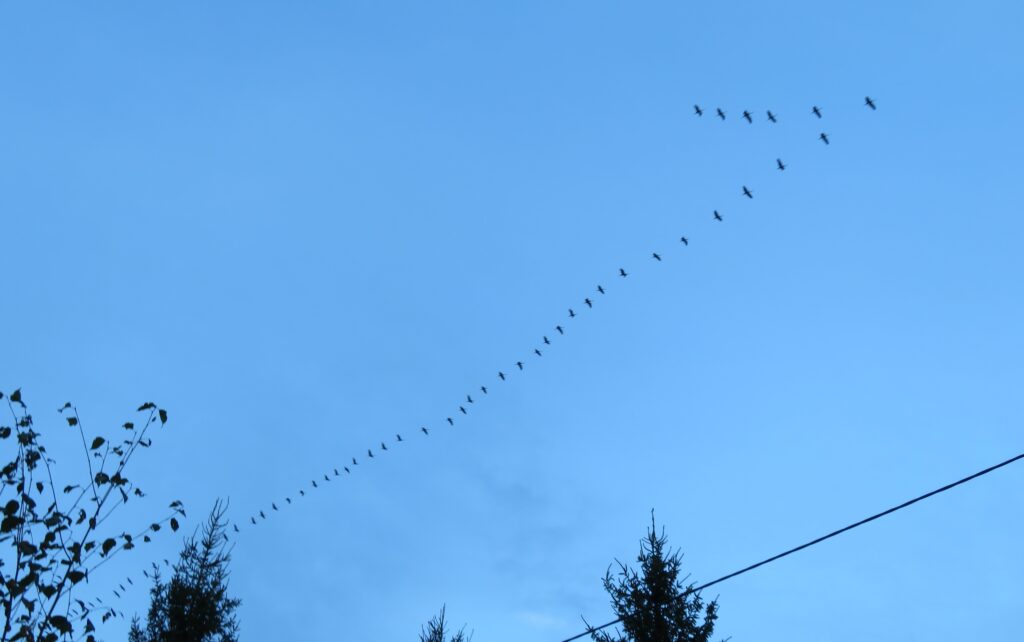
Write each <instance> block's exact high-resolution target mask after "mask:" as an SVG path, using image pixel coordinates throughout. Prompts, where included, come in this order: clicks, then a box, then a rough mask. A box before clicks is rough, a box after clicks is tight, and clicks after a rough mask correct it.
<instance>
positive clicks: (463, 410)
mask: <svg viewBox="0 0 1024 642" xmlns="http://www.w3.org/2000/svg"><path fill="white" fill-rule="evenodd" d="M459 412H461V413H462V414H466V409H465V408H463V407H462V406H459Z"/></svg>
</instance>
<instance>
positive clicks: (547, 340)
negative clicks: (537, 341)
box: [544, 337, 551, 346]
mask: <svg viewBox="0 0 1024 642" xmlns="http://www.w3.org/2000/svg"><path fill="white" fill-rule="evenodd" d="M544 345H546V346H549V345H551V340H550V339H548V338H547V337H544Z"/></svg>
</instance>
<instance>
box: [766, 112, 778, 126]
mask: <svg viewBox="0 0 1024 642" xmlns="http://www.w3.org/2000/svg"><path fill="white" fill-rule="evenodd" d="M768 120H770V121H772V122H773V123H777V122H779V121H777V120H775V114H773V113H772V110H770V109H769V110H768Z"/></svg>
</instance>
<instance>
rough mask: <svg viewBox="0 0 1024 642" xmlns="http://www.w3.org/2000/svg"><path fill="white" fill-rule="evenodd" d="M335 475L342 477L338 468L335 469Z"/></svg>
mask: <svg viewBox="0 0 1024 642" xmlns="http://www.w3.org/2000/svg"><path fill="white" fill-rule="evenodd" d="M334 476H335V477H340V476H341V473H339V472H338V469H337V468H335V469H334Z"/></svg>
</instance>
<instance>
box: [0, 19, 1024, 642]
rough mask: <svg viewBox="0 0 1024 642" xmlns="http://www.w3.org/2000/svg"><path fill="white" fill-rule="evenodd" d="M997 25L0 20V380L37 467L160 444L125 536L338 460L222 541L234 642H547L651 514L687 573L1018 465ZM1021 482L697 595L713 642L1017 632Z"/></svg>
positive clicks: (148, 459) (1003, 50)
mask: <svg viewBox="0 0 1024 642" xmlns="http://www.w3.org/2000/svg"><path fill="white" fill-rule="evenodd" d="M1022 13H1024V10H1022V9H1021V7H1020V5H1019V3H1011V2H975V3H969V4H968V3H952V2H934V3H890V2H871V1H869V2H858V3H821V2H785V3H761V2H757V3H755V2H733V3H703V4H699V5H697V6H693V3H685V4H681V3H667V2H666V3H644V4H641V5H636V4H632V5H628V6H627V5H626V4H623V3H607V2H596V3H595V2H559V3H535V2H517V3H501V4H499V3H488V4H483V3H477V4H469V3H452V2H438V3H379V2H378V3H368V2H350V3H323V2H311V3H301V4H297V3H267V2H246V3H234V2H221V3H197V2H186V3H175V4H174V6H170V5H167V6H155V5H152V4H150V5H145V6H143V5H139V4H137V3H119V2H103V3H90V4H89V5H88V6H86V5H83V4H81V3H51V4H47V5H39V4H29V3H6V4H4V5H3V6H2V7H0V128H2V129H0V133H2V137H0V140H2V144H0V224H2V230H3V231H2V238H3V248H4V249H3V253H2V255H0V268H2V273H3V275H4V280H5V284H6V296H5V297H4V303H3V309H4V314H3V316H2V318H3V321H2V322H0V330H2V333H3V336H4V337H5V339H6V341H5V348H6V350H5V352H4V356H3V359H2V361H0V389H3V390H6V391H10V390H12V389H14V388H16V387H19V386H20V387H22V388H23V391H24V395H25V398H26V400H27V401H28V402H29V403H30V405H31V406H32V409H33V410H34V413H35V415H36V419H37V423H38V424H39V427H40V429H41V431H42V432H43V433H44V435H45V437H46V438H47V442H48V445H49V447H50V449H51V451H53V452H54V453H55V455H56V457H57V458H58V460H59V461H60V464H61V465H62V466H66V467H67V470H69V471H72V472H73V471H74V470H75V469H74V466H77V465H79V463H80V460H79V458H78V456H77V454H76V452H75V451H74V450H73V449H74V445H75V442H74V440H73V439H72V438H71V436H70V435H68V434H67V433H66V432H64V430H62V429H61V422H60V419H59V418H58V416H57V415H56V413H51V412H50V411H49V410H48V409H50V408H56V407H57V406H59V405H60V404H61V403H63V402H64V401H66V400H69V399H70V400H72V401H73V402H75V403H76V404H77V405H78V406H79V409H80V412H81V414H82V417H83V421H84V423H85V426H86V429H87V431H91V432H96V433H100V432H109V431H110V430H111V429H113V427H114V426H117V425H119V424H120V422H121V421H123V420H124V419H125V418H127V417H130V416H131V414H132V413H131V411H132V410H133V409H134V407H135V406H136V405H138V404H139V403H141V402H142V401H145V400H149V399H153V400H155V401H157V402H158V403H159V404H160V405H162V406H163V407H166V408H167V409H168V410H169V411H170V417H171V422H170V423H169V425H168V427H167V428H166V429H165V430H164V431H163V432H162V433H161V434H159V435H158V436H157V439H156V444H155V446H154V448H153V449H152V450H151V451H150V452H147V453H145V454H144V457H143V458H140V459H139V460H138V462H137V464H138V468H137V469H136V471H135V479H136V480H137V481H138V482H139V483H140V484H142V486H143V487H144V488H145V489H146V490H148V491H149V493H150V497H149V499H150V500H151V501H150V505H149V506H148V507H145V506H133V505H129V506H128V507H126V508H127V510H126V511H125V512H124V513H123V515H122V517H123V519H124V524H125V525H126V526H130V525H131V524H133V523H136V522H141V523H145V520H146V519H147V517H148V516H149V515H151V514H152V513H158V512H160V511H161V508H160V507H162V506H163V505H164V503H165V502H169V501H171V500H172V499H181V500H183V501H184V502H185V504H186V506H187V507H188V508H189V509H190V513H189V515H190V517H192V518H193V519H191V520H190V522H191V524H189V526H191V525H192V524H194V523H195V522H196V521H198V520H197V519H196V518H197V517H199V516H201V515H202V514H203V513H204V512H205V511H206V510H208V508H209V507H210V506H211V505H212V502H213V500H214V499H215V498H216V497H230V501H231V511H232V515H234V516H235V517H236V518H238V519H240V520H244V521H247V518H248V516H249V515H250V514H252V513H255V512H256V511H258V510H260V509H264V510H266V509H267V508H268V507H269V505H270V502H271V501H276V502H277V503H278V504H280V503H281V501H282V499H283V498H284V497H285V496H286V495H291V496H294V495H295V494H296V493H297V490H298V489H299V488H309V483H310V480H311V479H312V478H314V477H315V478H320V477H321V475H322V474H323V472H325V471H328V470H330V469H332V468H334V467H336V466H339V465H341V464H343V463H345V462H347V461H348V460H349V458H350V457H352V456H356V457H358V458H359V459H360V466H359V469H358V474H354V475H352V476H351V477H350V478H346V479H344V480H338V481H335V482H332V483H331V484H329V485H327V487H325V488H322V489H320V490H317V491H315V492H312V493H310V494H309V496H307V497H306V498H305V499H303V500H301V501H300V502H297V504H296V505H295V506H293V507H292V508H291V509H290V510H288V511H281V512H280V513H278V514H275V515H274V516H273V519H271V520H268V521H266V522H265V523H263V524H262V525H261V526H260V527H259V528H258V529H248V530H247V531H246V532H245V534H244V536H240V537H239V538H238V540H237V543H236V548H235V549H234V562H233V581H232V588H233V592H234V593H235V594H236V595H237V596H238V597H240V598H241V599H242V600H243V605H242V607H241V611H240V618H241V622H242V634H243V639H246V640H253V641H257V642H258V641H260V640H279V639H308V640H327V639H331V640H333V639H347V640H399V639H415V636H416V634H417V633H418V631H419V627H420V625H421V624H422V623H423V622H425V621H426V620H427V619H428V618H429V617H430V616H431V615H432V614H433V613H435V612H436V611H437V610H438V609H439V608H440V606H441V604H442V603H447V606H448V614H449V617H450V618H452V619H453V621H455V622H457V623H462V622H465V623H466V624H467V625H468V627H467V628H468V629H472V630H474V631H475V634H476V637H475V639H476V640H479V641H480V642H502V641H506V640H508V641H511V640H517V641H519V640H559V639H562V638H564V637H566V636H567V635H569V634H572V633H575V632H577V631H578V630H579V628H580V624H581V622H580V619H579V617H580V615H584V616H586V617H587V619H588V620H590V621H604V620H607V619H609V618H610V616H611V613H610V609H609V607H608V603H607V597H606V595H605V594H604V593H603V591H602V589H601V584H600V577H601V576H602V575H603V573H604V570H605V568H606V567H607V565H608V564H609V563H611V562H612V561H613V559H615V558H619V559H632V558H633V557H635V555H636V552H637V549H638V540H639V539H640V538H641V537H642V535H643V533H644V529H645V528H646V526H647V524H648V521H649V512H650V510H651V509H652V508H654V509H655V510H656V512H657V517H658V521H659V523H661V524H664V525H665V527H666V529H667V534H668V536H669V540H670V543H671V544H672V545H674V546H677V547H680V548H681V549H682V550H683V551H684V552H685V554H686V557H685V560H686V566H687V570H688V571H689V572H692V574H693V575H692V579H693V580H695V581H706V580H709V579H712V578H714V577H717V576H719V575H721V574H724V573H726V572H729V571H731V570H734V569H736V568H739V567H741V566H745V565H746V564H749V563H751V562H754V561H757V560H759V559H761V558H763V557H767V556H768V555H771V554H774V553H776V552H778V551H780V550H782V549H784V548H788V547H789V546H792V545H795V544H797V543H800V542H802V541H804V540H807V539H810V538H812V537H814V536H817V535H819V534H822V533H824V532H827V531H829V530H832V529H833V528H837V527H839V526H841V525H844V524H845V523H847V522H849V521H852V520H854V519H858V518H860V517H863V516H865V515H867V514H870V513H872V512H875V511H876V510H880V509H882V508H885V507H887V506H889V505H891V504H894V503H897V502H899V501H902V500H903V499H906V498H909V497H911V496H914V495H916V494H919V493H920V492H923V491H925V490H928V489H930V488H932V487H935V486H938V485H940V484H943V483H946V482H948V481H952V480H954V479H956V478H959V477H961V476H963V475H965V474H967V473H969V472H973V471H974V470H976V469H979V468H982V467H985V466H987V465H990V464H992V463H995V462H997V461H1000V460H1002V459H1005V458H1007V457H1009V456H1011V455H1013V454H1016V453H1018V452H1020V451H1021V450H1022V448H1021V445H1022V443H1024V442H1022V440H1021V438H1020V436H1019V435H1020V425H1021V419H1022V415H1024V407H1022V403H1021V396H1020V384H1021V381H1022V377H1024V365H1022V364H1024V340H1022V338H1021V332H1020V328H1021V327H1024V286H1022V282H1024V280H1022V279H1021V274H1022V273H1024V254H1022V253H1021V252H1020V247H1021V244H1022V242H1024V223H1022V222H1021V217H1020V207H1019V177H1020V172H1021V161H1020V153H1021V152H1020V150H1021V149H1022V145H1021V144H1022V142H1024V140H1022V138H1024V135H1022V131H1024V130H1022V128H1021V127H1020V125H1019V119H1020V115H1021V113H1022V112H1024V94H1022V92H1021V89H1020V86H1019V82H1017V81H1016V78H1018V77H1019V76H1020V72H1021V69H1020V67H1021V65H1020V62H1021V61H1022V60H1024V51H1022V49H1024V45H1022V44H1021V41H1020V38H1019V33H1018V31H1019V29H1018V25H1020V24H1021V20H1022V18H1024V15H1022ZM866 94H867V95H871V96H872V97H874V98H875V99H876V100H877V103H878V111H876V112H872V111H870V110H868V109H866V108H865V107H864V105H863V98H864V96H865V95H866ZM694 103H700V104H701V105H703V106H704V107H705V108H708V109H713V108H715V107H718V106H721V107H722V108H723V109H725V110H726V111H727V113H728V117H727V120H726V121H725V122H721V121H719V120H718V119H715V118H713V117H712V115H711V114H705V116H704V117H703V118H697V117H696V116H694V115H693V112H692V105H693V104H694ZM812 105H819V106H820V107H821V108H822V110H823V118H822V119H821V120H820V121H819V120H817V119H816V118H815V117H814V116H813V115H811V113H810V108H811V106H812ZM744 109H749V110H751V111H752V112H753V113H754V114H755V116H756V118H757V120H756V121H755V123H754V124H752V125H750V124H747V123H746V122H744V121H742V120H740V118H739V116H740V113H741V112H742V111H743V110H744ZM766 109H771V110H773V112H775V113H777V114H778V115H779V122H778V124H776V125H771V124H769V123H767V122H765V120H764V118H763V114H764V111H765V110H766ZM822 131H825V132H828V134H829V135H830V137H831V141H832V144H831V145H829V146H828V147H825V146H824V145H823V144H822V143H821V142H820V141H818V140H817V136H818V134H819V133H821V132H822ZM777 157H779V158H782V159H783V160H784V161H785V162H786V163H787V165H788V167H787V169H786V171H785V172H779V171H777V170H776V169H775V159H776V158H777ZM742 185H748V186H750V187H751V188H752V189H753V190H754V199H753V200H748V199H745V198H743V196H742V195H741V193H740V187H741V186H742ZM713 209H718V210H720V211H721V212H722V213H723V215H724V219H725V220H724V221H722V222H721V223H718V222H715V221H713V220H712V218H711V211H712V210H713ZM682 234H685V235H686V236H687V237H688V238H689V239H690V245H689V246H686V247H683V246H682V245H681V244H680V243H679V241H678V239H679V236H680V235H682ZM653 251H657V252H658V253H659V254H660V255H662V256H663V258H664V261H662V262H661V263H657V262H655V261H654V260H653V259H651V258H650V254H651V252H653ZM620 267H624V268H625V269H626V270H627V271H628V272H629V274H630V276H629V277H628V278H626V279H621V278H619V277H618V276H617V272H618V269H619V268H620ZM598 284H602V285H603V286H604V287H606V288H607V290H608V293H607V295H605V296H601V295H597V294H596V293H595V288H596V286H597V285H598ZM588 296H589V297H590V298H592V299H594V300H595V307H594V309H592V310H590V309H586V306H585V305H584V303H583V299H584V297H588ZM569 307H572V308H574V309H575V311H576V312H577V313H579V316H578V317H577V318H576V319H572V320H570V319H568V318H567V309H568V308H569ZM556 324H562V325H564V326H565V328H566V335H565V336H564V337H556V334H557V333H556V332H555V331H554V326H555V325H556ZM544 335H547V336H549V337H550V338H551V339H552V341H553V345H551V346H550V347H549V348H544V347H543V346H542V344H541V342H542V339H541V337H542V336H544ZM535 347H540V348H542V349H543V350H544V356H543V357H539V358H538V357H536V356H535V355H533V354H532V350H533V349H534V348H535ZM517 360H523V361H524V364H525V370H524V371H523V372H522V373H520V372H518V370H517V369H516V367H515V365H514V364H515V362H516V361H517ZM499 370H503V371H505V372H506V373H509V375H510V376H509V380H508V381H507V382H505V383H502V382H500V381H499V380H498V379H497V376H496V373H497V371H499ZM480 385H486V386H488V388H489V390H490V392H491V394H489V395H487V397H486V399H483V398H481V397H482V395H480V394H478V393H477V389H478V387H479V386H480ZM467 393H473V396H474V399H475V400H476V402H477V403H475V404H473V405H472V406H471V408H470V414H469V415H467V416H465V417H463V416H461V415H460V414H458V410H457V408H458V406H459V405H460V403H462V402H463V401H464V396H465V395H466V394H467ZM463 405H465V404H463ZM448 416H452V417H454V418H455V419H456V425H455V426H454V427H449V426H448V425H447V424H446V423H445V422H444V419H445V417H448ZM421 425H427V426H430V427H431V428H432V430H433V432H432V433H431V436H430V437H429V438H425V437H423V436H422V435H421V434H419V433H418V432H417V429H418V427H419V426H421ZM395 433H402V435H403V437H404V438H406V440H407V442H408V443H402V444H397V445H395V446H392V445H391V444H390V443H389V448H390V450H389V452H388V453H384V454H383V455H386V456H383V455H382V456H379V457H377V458H375V459H374V461H373V462H366V461H365V451H366V449H367V448H368V447H373V448H374V450H375V452H376V451H377V450H378V448H377V446H378V444H379V442H380V441H381V440H393V435H394V434H395ZM69 474H71V473H69ZM1022 483H1024V468H1021V467H1020V466H1018V467H1017V468H1016V469H1015V468H1013V467H1011V468H1009V469H1006V470H1003V471H1000V472H999V473H996V474H994V475H992V476H989V477H986V478H984V479H983V480H979V481H978V482H976V483H973V484H971V485H968V486H967V487H964V488H961V489H958V490H956V491H954V492H952V493H950V494H947V495H943V496H942V497H940V498H936V499H934V500H931V501H929V502H927V503H925V504H923V505H920V506H916V507H914V508H912V509H910V510H907V511H904V512H901V513H899V514H897V515H894V516H892V517H890V518H888V519H886V520H884V521H881V522H878V523H875V524H872V525H870V526H867V527H865V528H863V529H860V530H858V531H856V532H854V533H851V534H849V535H846V536H844V537H842V538H841V539H838V540H834V541H831V542H829V543H826V544H823V545H821V546H819V547H816V548H814V549H812V550H809V551H806V552H803V553H801V554H799V555H798V556H795V557H793V558H789V559H786V560H784V561H781V562H779V563H777V564H774V565H772V566H769V567H766V568H763V569H760V570H758V571H756V572H754V573H751V574H748V575H746V576H744V577H741V578H737V579H735V580H732V581H730V582H728V583H725V584H723V585H721V586H719V587H716V588H717V589H718V591H717V593H716V594H717V595H719V597H720V604H721V618H720V620H719V623H718V627H717V631H718V632H719V633H720V634H721V637H722V638H724V637H727V636H732V638H733V640H736V641H737V642H741V641H743V640H755V639H756V640H759V641H761V642H765V641H767V642H770V641H773V640H786V641H787V642H788V641H791V640H820V639H829V640H861V639H865V638H866V637H869V636H870V637H871V638H872V639H883V640H900V641H901V642H903V641H906V640H918V639H920V640H926V639H927V640H945V639H961V638H962V637H963V633H962V632H963V631H970V635H969V637H971V638H974V639H996V640H999V639H1011V638H1013V637H1015V636H1016V635H1017V633H1018V632H1019V630H1020V627H1021V625H1022V624H1024V621H1022V616H1021V613H1022V609H1021V605H1022V603H1024V588H1022V586H1021V582H1020V578H1021V577H1022V576H1024V560H1022V558H1021V555H1020V551H1019V542H1020V541H1021V538H1022V536H1024V516H1022V513H1021V511H1020V488H1021V485H1022ZM147 511H148V512H147ZM133 520H134V521H133ZM177 547H178V542H177V541H175V540H172V539H170V538H164V539H162V540H161V541H159V542H157V543H154V544H153V545H152V548H149V549H141V550H138V551H136V552H134V554H132V555H125V556H123V557H122V558H120V559H119V560H117V562H116V563H111V564H110V565H108V566H107V567H105V571H106V572H105V574H103V575H102V577H95V578H93V579H92V584H91V586H90V587H89V589H90V590H92V591H95V593H96V594H98V595H103V596H109V590H110V588H111V586H113V585H115V584H116V583H117V582H118V581H121V580H120V578H122V577H124V576H125V575H131V576H134V577H138V576H139V575H140V572H141V570H142V569H143V568H145V567H146V566H147V565H148V563H149V561H150V560H151V559H154V558H162V557H170V556H171V555H173V554H174V553H175V551H176V550H177ZM709 597H713V595H710V596H709ZM146 604H147V598H146V595H145V594H144V592H143V591H141V590H136V591H135V592H134V593H131V594H129V595H128V596H127V597H126V598H125V599H123V600H121V601H120V602H119V603H118V605H119V606H118V608H120V609H122V610H123V611H125V612H126V613H131V612H139V613H143V612H144V610H145V608H146ZM126 628H127V625H126V623H125V622H113V623H110V624H109V625H108V626H107V628H105V629H104V630H103V633H104V635H105V637H106V639H108V640H116V639H123V635H124V631H125V630H126Z"/></svg>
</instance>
